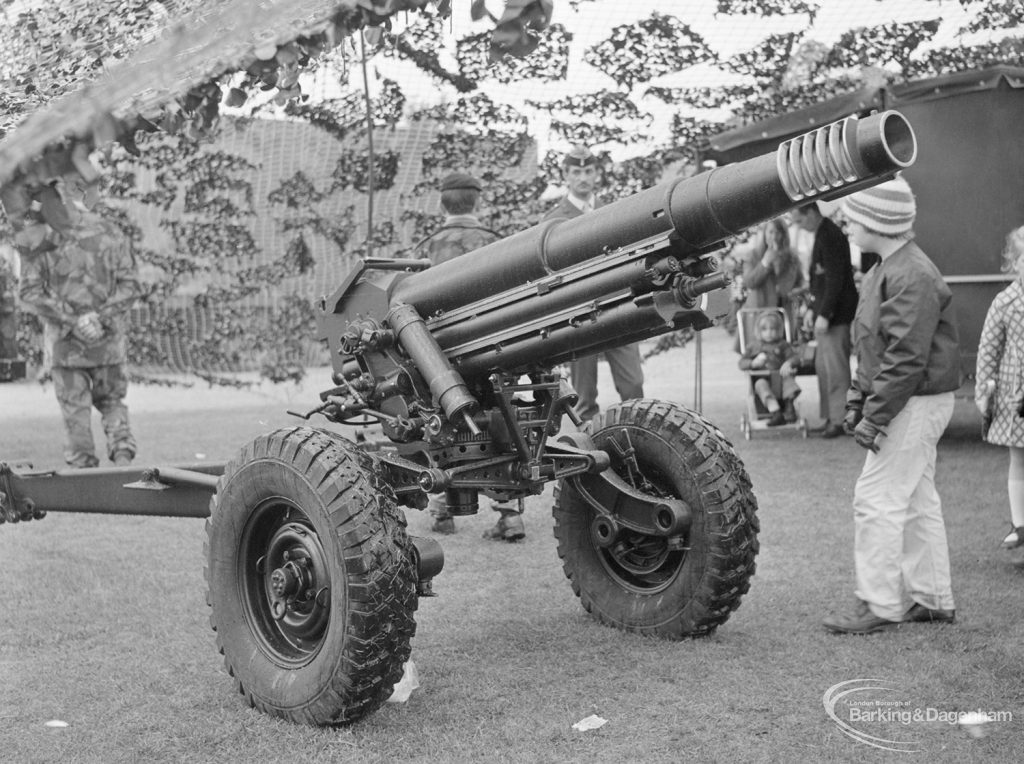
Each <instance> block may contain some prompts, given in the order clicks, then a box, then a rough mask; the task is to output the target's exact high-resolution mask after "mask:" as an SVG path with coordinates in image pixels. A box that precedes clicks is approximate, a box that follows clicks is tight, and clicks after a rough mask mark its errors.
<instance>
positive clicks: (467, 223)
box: [415, 172, 526, 541]
mask: <svg viewBox="0 0 1024 764" xmlns="http://www.w3.org/2000/svg"><path fill="white" fill-rule="evenodd" d="M482 191H483V186H482V185H481V183H480V181H479V180H477V179H476V178H474V177H473V176H472V175H467V174H466V173H464V172H453V173H452V174H451V175H447V176H445V177H444V178H443V179H442V180H441V208H442V209H443V210H444V213H445V219H444V225H442V226H441V227H440V228H439V229H437V230H436V231H434V233H432V234H431V235H430V236H428V237H427V238H425V239H423V241H421V242H420V243H419V244H417V245H416V249H415V254H417V255H418V256H419V257H423V258H427V259H429V260H430V262H431V264H433V265H440V264H441V263H444V262H447V261H448V260H452V259H454V258H456V257H459V256H460V255H464V254H466V253H467V252H472V251H473V250H474V249H479V248H480V247H482V246H484V245H485V244H490V243H491V242H492V241H497V240H498V239H499V238H501V237H500V236H498V234H497V233H495V232H494V231H492V230H491V229H490V228H486V227H484V226H483V225H482V224H481V223H480V220H479V219H478V218H477V217H476V214H475V213H476V210H477V207H478V205H479V203H480V194H481V192H482ZM492 508H493V509H494V510H495V511H496V512H498V513H499V515H498V522H497V523H496V524H495V525H494V526H493V527H492V528H488V529H487V530H486V531H484V538H485V539H490V540H492V541H500V540H504V541H518V540H519V539H521V538H523V537H524V536H526V526H525V525H524V524H523V516H522V513H521V512H520V510H519V506H518V504H513V503H512V502H509V501H495V502H493V503H492ZM430 513H431V514H432V515H433V516H434V523H433V525H432V526H431V528H432V530H434V531H435V532H436V533H455V519H454V518H453V517H452V516H451V515H450V514H449V513H448V508H447V507H446V506H445V505H444V504H443V503H442V502H440V501H437V500H434V501H432V502H431V505H430Z"/></svg>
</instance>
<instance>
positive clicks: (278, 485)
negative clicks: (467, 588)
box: [205, 428, 417, 725]
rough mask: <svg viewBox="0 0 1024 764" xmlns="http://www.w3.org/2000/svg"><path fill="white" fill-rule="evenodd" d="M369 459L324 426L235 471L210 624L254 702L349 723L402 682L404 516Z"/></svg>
mask: <svg viewBox="0 0 1024 764" xmlns="http://www.w3.org/2000/svg"><path fill="white" fill-rule="evenodd" d="M374 475H375V471H374V470H373V462H372V460H371V458H370V457H369V456H368V455H367V454H365V453H363V452H361V451H360V450H359V449H358V448H357V447H356V446H355V444H353V443H350V442H348V441H346V440H344V439H343V438H341V437H339V436H337V435H334V434H332V433H329V432H326V431H322V430H316V429H313V428H291V429H284V430H278V431H276V432H273V433H270V434H268V435H264V436H261V437H259V438H257V439H256V440H254V441H253V442H252V443H250V444H249V445H248V446H246V447H245V448H244V449H242V451H241V452H240V454H239V455H238V456H237V458H235V460H233V461H232V462H231V463H229V464H228V466H227V468H226V469H225V472H224V475H223V477H222V478H221V479H220V482H219V483H218V486H217V493H216V494H215V495H214V497H213V499H212V501H211V507H210V510H211V513H210V514H211V516H210V519H209V521H208V522H207V526H206V530H207V541H206V548H205V554H206V570H205V573H206V582H207V587H208V593H207V603H208V604H209V605H210V607H211V616H210V623H211V625H212V626H213V628H214V631H216V633H217V647H218V648H219V649H220V652H221V653H222V654H223V655H224V663H225V666H226V667H227V670H228V673H229V674H230V675H231V676H233V677H234V679H235V684H236V686H237V688H238V691H239V692H240V693H242V694H243V695H244V696H245V697H246V699H247V700H248V702H249V703H250V705H252V706H253V707H254V708H257V709H258V710H260V711H263V712H265V713H268V714H270V715H273V716H279V717H281V718H284V719H288V720H289V721H293V722H301V723H305V724H318V725H323V724H347V723H350V722H353V721H355V720H357V719H359V718H361V717H363V716H365V715H366V714H368V713H371V712H372V711H374V710H376V709H377V708H378V707H379V706H380V705H381V704H382V703H384V701H386V700H387V698H388V697H389V695H390V694H391V691H392V689H393V687H394V684H395V683H396V682H397V681H398V680H399V679H401V676H402V669H403V666H404V664H405V661H406V660H407V659H408V657H409V651H410V647H409V642H410V640H411V639H412V636H413V634H414V633H415V630H416V624H415V621H414V620H413V613H414V611H415V610H416V605H417V598H416V571H415V566H414V562H413V560H414V558H413V550H412V546H411V543H410V541H409V538H408V536H407V535H406V532H405V518H404V515H403V514H402V513H401V511H400V510H399V509H398V507H397V506H396V504H395V502H394V500H393V498H392V495H391V491H390V489H389V488H388V487H387V486H386V484H382V483H380V482H379V481H378V480H377V479H376V478H375V476H374Z"/></svg>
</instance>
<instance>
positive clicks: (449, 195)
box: [414, 172, 501, 265]
mask: <svg viewBox="0 0 1024 764" xmlns="http://www.w3.org/2000/svg"><path fill="white" fill-rule="evenodd" d="M483 190H484V189H483V186H482V185H481V184H480V181H479V180H477V179H476V178H474V177H473V176H472V175H468V174H466V173H464V172H453V173H452V174H450V175H447V176H445V177H444V178H443V179H442V180H441V208H442V210H444V213H445V218H444V225H442V226H441V227H440V228H438V229H437V230H436V231H434V232H433V233H432V234H430V236H428V237H427V238H425V239H423V240H422V241H421V242H419V243H418V244H417V245H416V247H415V250H414V251H415V254H416V255H417V257H425V258H427V259H428V260H430V262H431V263H432V264H433V265H440V264H441V263H444V262H447V261H449V260H452V259H454V258H456V257H458V256H459V255H464V254H465V253H466V252H472V251H473V250H474V249H478V248H480V247H482V246H484V245H485V244H490V243H491V242H492V241H497V240H498V239H500V238H501V237H500V236H498V234H496V233H495V232H494V231H492V230H491V229H490V228H487V227H486V226H484V225H483V224H482V223H481V222H480V220H479V219H478V218H477V217H476V214H475V213H476V209H477V206H478V205H479V204H480V194H481V192H482V191H483Z"/></svg>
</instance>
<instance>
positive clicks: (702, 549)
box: [0, 111, 916, 724]
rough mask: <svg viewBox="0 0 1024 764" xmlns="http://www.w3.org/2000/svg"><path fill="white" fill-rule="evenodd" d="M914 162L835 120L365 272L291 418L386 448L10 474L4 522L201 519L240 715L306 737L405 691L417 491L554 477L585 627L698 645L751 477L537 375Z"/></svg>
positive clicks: (871, 122) (740, 576)
mask: <svg viewBox="0 0 1024 764" xmlns="http://www.w3.org/2000/svg"><path fill="white" fill-rule="evenodd" d="M915 155H916V144H915V140H914V135H913V131H912V130H911V127H910V125H909V124H908V123H907V121H906V120H905V119H904V118H903V117H902V116H901V115H900V114H898V113H896V112H891V111H890V112H883V113H880V114H875V115H872V116H870V117H867V118H865V119H863V120H857V119H855V118H848V119H846V120H843V121H841V122H836V123H834V124H831V125H827V126H824V127H822V128H819V129H817V130H814V131H812V132H809V133H807V134H805V135H802V136H799V137H797V138H795V139H793V140H791V141H787V142H786V143H784V144H782V145H781V146H780V147H779V148H778V150H777V151H776V152H774V153H772V154H767V155H764V156H761V157H757V158H754V159H751V160H748V161H745V162H742V163H738V164H735V165H729V166H725V167H722V168H718V169H715V170H712V171H709V172H705V173H702V174H700V175H697V176H694V177H692V178H688V179H677V180H673V181H669V182H667V183H664V184H662V185H659V186H657V187H655V188H651V189H649V190H646V191H642V192H640V193H638V194H636V195H633V196H631V197H628V198H626V199H623V200H621V201H619V202H616V203H614V204H611V205H608V206H606V207H603V208H601V209H600V210H597V211H595V212H594V213H591V214H588V215H586V216H583V217H580V218H576V219H572V220H554V221H549V222H547V223H543V224H541V225H538V226H535V227H533V228H530V229H528V230H526V231H523V232H521V233H518V234H515V235H513V236H511V237H509V238H507V239H504V240H501V241H498V242H495V243H493V244H490V245H487V246H485V247H483V248H481V249H478V250H476V251H474V252H471V253H469V254H466V255H464V256H462V257H461V258H458V259H456V260H454V261H450V262H448V263H444V264H442V265H439V266H436V267H427V263H425V262H422V261H417V260H363V261H361V262H359V263H358V264H357V265H356V267H355V268H354V269H353V270H352V271H351V272H350V274H349V275H348V276H347V278H346V279H345V280H344V282H343V283H342V284H341V285H340V286H339V287H338V289H337V290H336V291H335V292H334V293H333V294H331V295H330V296H327V297H324V298H323V299H322V300H321V301H320V304H319V307H320V313H319V326H320V331H321V335H322V337H323V339H325V340H326V341H327V344H328V346H329V348H330V354H331V362H332V365H333V382H334V385H335V386H334V387H332V388H331V389H329V390H327V391H325V392H323V393H322V394H321V395H320V402H319V405H318V406H317V407H316V408H315V409H313V410H312V411H310V412H309V413H307V414H303V415H301V416H302V417H303V418H304V419H306V420H308V419H309V418H311V417H312V416H313V415H314V414H316V415H321V416H323V417H324V418H326V419H327V420H328V421H329V422H332V423H336V424H343V425H346V424H355V423H358V422H365V421H366V419H367V418H369V419H370V420H372V421H375V422H378V423H379V424H380V426H381V428H382V430H383V434H384V436H385V438H386V439H385V440H384V441H383V445H382V446H381V445H379V444H378V445H377V446H373V447H371V446H370V445H368V444H366V443H364V442H357V441H355V440H350V439H348V438H346V437H343V436H342V435H341V434H339V433H338V432H335V431H334V430H332V429H330V428H320V427H313V426H309V425H306V424H304V425H302V426H297V427H293V428H287V429H281V430H278V431H276V432H272V433H269V434H266V435H263V436H261V437H259V438H257V439H256V440H255V441H253V442H252V443H250V444H248V445H247V446H245V447H244V448H243V449H242V450H241V451H240V453H239V454H238V456H237V457H236V458H235V459H234V460H232V461H231V462H230V463H228V464H227V465H223V466H212V467H211V466H209V465H206V466H203V467H201V468H199V467H195V466H184V467H154V468H149V469H144V470H143V469H139V468H131V467H128V468H109V469H95V470H79V471H64V472H57V473H53V472H33V471H31V470H24V469H14V468H11V467H10V466H8V465H0V517H3V518H4V519H6V520H9V521H16V520H19V519H32V518H39V517H42V516H43V515H44V514H45V513H46V512H47V511H83V512H109V513H122V514H154V515H171V516H194V517H208V522H207V542H206V550H205V551H206V570H205V573H206V581H207V583H208V589H209V592H208V602H209V604H210V606H211V609H212V615H211V622H212V624H213V627H214V629H215V631H216V633H217V644H218V647H219V648H220V650H221V652H222V653H223V654H224V657H225V663H226V665H227V668H228V670H229V672H230V673H231V675H232V676H233V677H234V681H235V682H236V685H237V687H238V689H239V690H240V691H241V692H242V693H243V694H244V695H245V696H246V698H247V700H248V701H249V702H250V703H251V704H252V705H254V706H256V707H257V708H259V709H261V710H263V711H265V712H268V713H271V714H274V715H277V716H281V717H284V718H287V719H290V720H293V721H298V722H305V723H312V724H337V723H348V722H351V721H354V720H356V719H358V718H360V717H362V716H364V715H366V714H367V713H370V712H372V711H373V710H374V709H376V708H377V707H379V706H380V705H381V704H382V703H383V702H384V701H385V700H386V699H387V697H388V695H389V694H390V692H391V688H392V686H393V685H394V683H395V682H396V681H397V680H398V679H399V678H400V676H401V674H402V667H403V664H404V663H405V661H406V660H407V658H408V656H409V651H410V639H411V637H412V636H413V633H414V630H415V622H414V619H413V613H414V611H415V609H416V607H417V604H418V598H419V597H421V596H427V595H430V594H432V579H433V577H434V576H435V575H436V574H437V573H439V572H440V570H441V568H442V566H443V554H442V552H441V550H440V547H439V546H438V545H437V543H436V542H434V541H432V540H430V539H423V538H414V537H410V536H409V535H408V534H407V532H406V528H405V518H404V514H403V510H402V509H401V508H402V507H404V508H407V509H424V508H425V507H426V506H427V504H428V500H429V497H430V496H431V495H437V496H438V497H441V496H443V498H444V501H445V502H446V504H447V506H448V508H449V510H450V511H451V512H452V514H454V515H467V514H472V513H475V512H477V511H478V508H479V499H480V495H481V494H484V495H486V496H490V497H491V498H494V499H500V500H514V501H522V500H523V499H524V498H525V497H528V496H532V495H537V494H540V493H542V492H543V491H544V489H545V487H546V486H547V484H549V483H554V484H555V488H554V492H553V494H554V501H553V513H554V518H555V529H554V532H555V536H556V538H557V547H558V554H559V556H560V558H561V559H562V563H563V568H564V571H565V574H566V576H567V577H568V579H569V581H570V582H571V585H572V588H573V590H574V591H575V593H576V594H577V595H578V596H579V598H580V600H581V602H582V604H583V606H584V608H585V609H586V610H587V611H589V612H590V613H591V614H593V615H594V616H595V617H596V618H597V619H598V620H599V621H601V622H603V623H606V624H609V625H611V626H615V627H618V628H621V629H624V630H626V631H629V632H634V633H641V634H650V635H656V636H660V637H665V638H670V639H680V638H684V637H689V636H698V635H703V634H708V633H710V632H711V631H713V630H714V629H715V628H716V627H717V626H719V625H721V624H722V623H723V622H725V621H726V619H728V618H729V616H730V614H731V613H732V612H733V610H735V609H736V607H737V606H738V605H739V603H740V599H741V597H742V596H743V595H744V594H745V593H746V592H747V590H748V588H749V582H750V577H751V576H752V575H753V572H754V566H755V555H756V553H757V550H758V542H757V532H758V530H759V528H758V520H757V514H756V510H757V503H756V500H755V498H754V495H753V492H752V488H751V483H750V480H749V478H748V476H747V473H746V471H745V469H744V466H743V464H742V463H741V461H740V459H739V458H738V456H737V455H736V453H735V451H734V450H733V448H732V446H731V444H730V443H729V442H728V441H727V440H726V438H725V437H724V436H723V435H722V433H721V432H720V431H719V430H718V429H717V428H716V427H715V426H714V425H713V424H712V423H711V422H709V421H707V420H706V419H704V418H703V417H702V416H700V415H699V414H697V413H695V412H693V411H690V410H688V409H686V408H684V407H683V406H681V405H679V404H677V403H674V402H670V401H657V400H632V401H626V402H624V403H622V404H619V405H616V406H613V407H611V408H609V409H607V410H605V411H604V412H602V413H601V414H600V415H599V416H597V417H596V418H595V419H593V420H591V421H589V422H586V423H584V422H581V421H580V420H579V418H578V417H577V416H576V414H575V413H574V411H573V408H572V406H573V403H574V402H575V400H576V395H575V393H574V391H573V390H572V388H571V386H570V385H569V383H568V382H567V381H566V380H565V379H564V378H562V376H560V375H559V374H558V373H556V372H555V371H553V369H555V368H556V367H557V366H558V365H559V364H562V363H566V362H570V361H572V360H573V359H575V358H578V357H581V356H584V355H590V354H593V353H599V352H601V351H602V350H604V349H607V348H611V347H615V346H617V345H620V344H624V343H628V342H635V341H639V340H643V339H646V338H650V337H655V336H657V335H659V334H662V333H665V332H669V331H673V330H677V329H681V328H685V327H692V328H693V329H695V330H702V329H705V328H707V327H709V326H711V325H712V320H711V318H709V316H708V315H707V314H706V313H705V312H704V310H702V307H701V297H702V295H703V294H704V293H706V292H709V291H711V290H714V289H718V288H721V287H723V286H725V284H726V277H725V276H724V275H723V274H722V273H720V272H719V271H718V270H717V260H716V259H715V257H714V251H715V250H716V248H717V247H719V246H720V245H721V243H722V242H723V241H725V240H726V239H728V238H729V237H731V236H733V235H735V234H737V233H740V232H741V231H743V230H744V229H746V228H748V227H750V226H752V225H754V224H756V223H758V222H761V221H763V220H766V219H768V218H770V217H773V216H776V215H779V214H781V213H783V212H785V211H787V210H789V209H792V208H794V207H796V206H797V205H799V204H802V203H805V202H807V201H813V200H816V199H828V198H835V197H838V196H842V195H845V194H847V193H850V192H851V191H855V190H858V189H860V188H863V187H866V186H870V185H874V184H876V183H879V182H881V181H883V180H886V179H887V178H889V177H891V176H892V175H893V174H895V173H896V172H898V171H900V170H901V169H903V168H905V167H907V166H909V165H910V164H911V163H912V162H913V161H914V158H915ZM135 489H139V490H135Z"/></svg>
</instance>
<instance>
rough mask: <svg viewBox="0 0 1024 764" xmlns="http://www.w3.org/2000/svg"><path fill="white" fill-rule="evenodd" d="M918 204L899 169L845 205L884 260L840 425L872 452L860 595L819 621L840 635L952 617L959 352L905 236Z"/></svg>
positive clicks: (858, 238)
mask: <svg viewBox="0 0 1024 764" xmlns="http://www.w3.org/2000/svg"><path fill="white" fill-rule="evenodd" d="M916 210H917V208H916V204H915V201H914V195H913V193H912V192H911V190H910V186H908V185H907V182H906V181H905V180H903V179H902V178H897V179H895V180H892V181H889V182H887V183H882V184H881V185H878V186H876V187H874V188H871V189H868V190H867V191H861V192H858V193H855V194H851V195H850V196H848V197H847V198H846V200H845V201H844V205H843V212H844V214H845V215H846V217H847V218H848V219H849V221H850V226H849V232H850V238H851V240H852V241H853V242H854V243H855V244H856V245H857V246H859V247H860V248H861V250H863V251H869V252H877V253H878V255H879V256H880V257H881V262H880V263H879V264H878V265H876V266H875V267H874V268H872V269H871V271H870V272H869V273H868V274H867V275H866V276H865V277H864V281H863V283H862V284H861V295H860V303H859V305H858V306H857V314H856V317H855V319H854V346H855V348H856V352H857V378H856V380H855V381H854V383H853V385H852V386H851V388H850V391H849V395H848V403H847V413H846V416H845V425H846V427H847V429H848V430H849V431H850V432H852V434H853V436H854V438H855V439H856V440H857V443H858V444H859V445H861V446H863V447H864V448H866V449H868V455H867V458H866V459H865V461H864V468H863V469H862V470H861V474H860V477H859V478H858V479H857V485H856V487H855V488H854V495H853V510H854V533H855V536H854V562H855V566H856V577H857V588H856V595H857V599H858V601H859V603H860V604H859V605H858V607H857V608H856V609H855V611H854V612H853V613H852V614H849V615H844V616H837V617H836V616H834V617H830V618H827V619H825V621H824V625H825V627H826V628H827V629H829V630H830V631H833V632H837V633H842V634H866V633H869V632H872V631H878V630H880V629H885V628H888V627H891V626H895V625H897V624H898V623H900V622H901V621H924V622H930V623H936V622H947V623H950V622H952V621H954V620H955V617H956V615H955V609H954V607H955V606H954V603H953V589H952V584H951V577H950V570H949V549H948V545H947V543H946V527H945V522H944V521H943V518H942V502H941V500H940V499H939V494H938V492H937V491H936V490H935V459H936V447H937V444H938V441H939V437H940V436H941V435H942V432H943V431H944V430H945V429H946V425H947V424H949V420H950V417H951V416H952V414H953V391H954V390H956V389H957V388H958V387H959V386H960V350H959V343H958V339H957V331H956V321H955V318H954V315H953V304H952V303H953V295H952V293H951V292H950V290H949V287H948V286H947V285H946V283H945V281H944V280H943V278H942V274H941V273H939V270H938V269H937V268H936V267H935V265H934V264H933V263H932V261H931V260H929V259H928V256H927V255H925V253H924V252H922V251H921V249H920V247H918V246H917V245H916V244H915V243H914V242H913V240H912V239H913V231H912V225H913V222H914V216H915V213H916Z"/></svg>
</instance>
